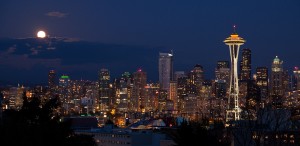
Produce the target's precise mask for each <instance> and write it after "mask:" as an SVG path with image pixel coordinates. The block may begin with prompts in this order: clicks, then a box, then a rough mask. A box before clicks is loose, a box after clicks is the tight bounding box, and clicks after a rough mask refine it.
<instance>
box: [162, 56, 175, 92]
mask: <svg viewBox="0 0 300 146" xmlns="http://www.w3.org/2000/svg"><path fill="white" fill-rule="evenodd" d="M158 72H159V85H160V89H162V90H165V91H169V89H170V81H172V80H173V52H171V53H159V60H158Z"/></svg>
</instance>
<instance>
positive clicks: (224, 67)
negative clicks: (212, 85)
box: [215, 61, 230, 92]
mask: <svg viewBox="0 0 300 146" xmlns="http://www.w3.org/2000/svg"><path fill="white" fill-rule="evenodd" d="M215 75H216V82H222V83H225V85H226V86H225V88H226V90H225V91H226V92H227V89H228V88H229V81H230V68H229V62H228V61H218V62H217V68H216V69H215Z"/></svg>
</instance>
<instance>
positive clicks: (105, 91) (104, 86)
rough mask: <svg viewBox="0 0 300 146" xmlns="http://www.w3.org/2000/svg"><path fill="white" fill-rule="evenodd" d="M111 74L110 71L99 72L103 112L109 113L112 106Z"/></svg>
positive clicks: (102, 70)
mask: <svg viewBox="0 0 300 146" xmlns="http://www.w3.org/2000/svg"><path fill="white" fill-rule="evenodd" d="M109 84H110V73H109V71H108V69H105V68H102V69H101V70H100V71H99V103H100V110H101V111H108V110H109V109H108V108H109V106H110V99H109V97H110V87H109Z"/></svg>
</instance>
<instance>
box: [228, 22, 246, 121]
mask: <svg viewBox="0 0 300 146" xmlns="http://www.w3.org/2000/svg"><path fill="white" fill-rule="evenodd" d="M224 43H225V44H226V45H228V46H229V52H230V60H231V70H230V84H229V97H228V106H227V111H226V121H230V120H239V119H240V111H241V110H240V108H239V99H238V95H239V83H238V81H239V80H238V72H237V61H238V56H239V49H240V46H241V45H243V44H244V43H245V40H244V39H243V38H241V37H239V35H238V34H237V33H236V32H235V26H234V32H233V33H232V34H231V35H230V36H229V37H228V38H226V39H225V40H224Z"/></svg>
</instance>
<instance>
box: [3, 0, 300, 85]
mask: <svg viewBox="0 0 300 146" xmlns="http://www.w3.org/2000/svg"><path fill="white" fill-rule="evenodd" d="M234 24H235V25H236V26H237V32H238V34H239V35H240V36H241V37H243V38H244V39H245V40H246V41H247V42H246V43H245V44H244V45H243V46H242V48H250V49H251V50H252V68H253V72H254V70H255V68H256V67H258V66H267V67H270V65H271V62H272V60H273V58H275V56H276V55H278V56H279V58H280V59H282V60H283V61H284V68H285V69H288V70H290V71H291V69H292V67H293V66H300V57H299V54H300V47H299V42H300V41H299V39H300V37H299V34H300V1H299V0H289V1H284V0H265V1H260V0H252V1H241V0H226V1H225V0H208V1H200V0H190V1H183V0H130V1H127V0H106V1H102V0H91V1H82V0H71V1H70V0H59V1H54V0H43V1H41V0H28V1H27V0H26V1H25V0H6V1H1V2H0V38H1V41H0V69H1V76H0V81H11V82H14V83H17V82H20V83H29V82H30V83H46V82H47V74H48V70H49V69H55V70H57V72H58V75H61V74H63V73H65V74H70V75H71V78H72V79H80V78H83V79H90V80H96V78H97V71H98V70H99V69H100V68H102V67H105V68H108V69H109V70H111V73H112V76H113V77H118V76H119V75H120V74H121V73H122V72H124V71H129V72H134V71H135V70H136V69H138V68H143V69H144V71H146V72H147V73H148V77H149V80H152V81H157V80H158V71H157V70H158V65H157V64H158V53H159V52H161V51H169V50H171V49H172V50H173V51H174V69H175V70H184V71H188V70H190V69H192V68H193V66H194V65H195V64H201V65H202V66H203V67H204V70H205V75H206V77H207V78H208V79H212V78H213V77H214V68H215V66H216V62H217V61H218V60H229V50H228V47H227V46H225V45H224V43H223V40H224V39H225V38H226V37H228V36H229V35H230V34H231V33H232V31H233V30H232V26H233V25H234ZM38 30H44V31H46V32H47V34H48V35H49V36H50V37H59V38H60V37H62V38H67V40H64V41H63V43H57V44H56V45H57V46H55V43H54V44H51V45H52V46H53V47H52V46H50V47H49V44H48V46H47V45H44V46H43V45H39V43H41V44H42V42H41V41H40V40H38V42H32V40H30V39H29V40H28V39H24V38H30V37H35V35H36V33H37V31H38ZM8 38H10V39H8ZM20 38H23V39H22V40H20ZM12 39H13V40H12ZM37 43H38V45H36V44H37ZM38 46H41V47H38Z"/></svg>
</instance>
